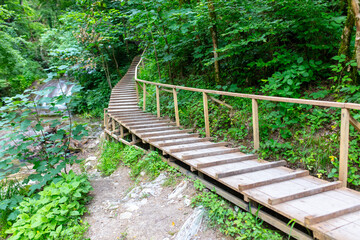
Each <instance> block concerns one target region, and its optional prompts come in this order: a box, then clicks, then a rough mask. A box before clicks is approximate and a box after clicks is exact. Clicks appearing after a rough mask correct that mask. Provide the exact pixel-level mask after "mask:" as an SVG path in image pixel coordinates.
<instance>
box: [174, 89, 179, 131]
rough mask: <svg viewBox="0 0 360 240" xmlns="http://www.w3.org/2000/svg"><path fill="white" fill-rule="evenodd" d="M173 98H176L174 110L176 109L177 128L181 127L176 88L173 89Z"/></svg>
mask: <svg viewBox="0 0 360 240" xmlns="http://www.w3.org/2000/svg"><path fill="white" fill-rule="evenodd" d="M173 97H174V108H175V119H176V126H178V127H180V118H179V107H178V100H177V92H176V88H173Z"/></svg>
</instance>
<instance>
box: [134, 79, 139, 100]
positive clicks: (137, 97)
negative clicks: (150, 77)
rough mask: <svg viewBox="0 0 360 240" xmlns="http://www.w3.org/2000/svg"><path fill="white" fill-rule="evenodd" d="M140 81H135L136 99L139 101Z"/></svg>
mask: <svg viewBox="0 0 360 240" xmlns="http://www.w3.org/2000/svg"><path fill="white" fill-rule="evenodd" d="M138 84H139V83H138V82H137V81H135V89H136V101H137V102H139V86H138Z"/></svg>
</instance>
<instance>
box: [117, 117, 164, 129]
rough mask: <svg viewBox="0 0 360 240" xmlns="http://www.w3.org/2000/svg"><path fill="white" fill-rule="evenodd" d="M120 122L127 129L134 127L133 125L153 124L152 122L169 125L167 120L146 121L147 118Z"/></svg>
mask: <svg viewBox="0 0 360 240" xmlns="http://www.w3.org/2000/svg"><path fill="white" fill-rule="evenodd" d="M121 122H123V123H125V124H126V126H129V127H131V126H135V125H143V124H147V123H154V122H156V123H169V121H168V120H158V119H156V120H155V119H148V118H146V119H137V120H130V121H129V120H127V121H121Z"/></svg>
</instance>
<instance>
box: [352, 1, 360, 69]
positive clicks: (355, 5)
mask: <svg viewBox="0 0 360 240" xmlns="http://www.w3.org/2000/svg"><path fill="white" fill-rule="evenodd" d="M351 9H352V11H353V13H354V18H355V26H356V37H355V58H356V62H357V68H358V70H359V69H360V8H359V0H351Z"/></svg>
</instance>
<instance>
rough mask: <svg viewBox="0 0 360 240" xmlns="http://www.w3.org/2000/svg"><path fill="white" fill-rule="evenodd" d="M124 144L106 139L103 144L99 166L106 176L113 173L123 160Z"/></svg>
mask: <svg viewBox="0 0 360 240" xmlns="http://www.w3.org/2000/svg"><path fill="white" fill-rule="evenodd" d="M123 149H124V145H123V144H120V143H117V142H110V141H105V142H103V143H102V145H101V155H100V158H99V163H98V165H97V168H98V169H99V170H100V172H101V173H102V174H104V175H106V176H109V175H111V174H112V173H113V172H114V171H115V170H116V169H117V167H118V166H119V163H120V162H121V160H122V156H123V154H122V150H123Z"/></svg>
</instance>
